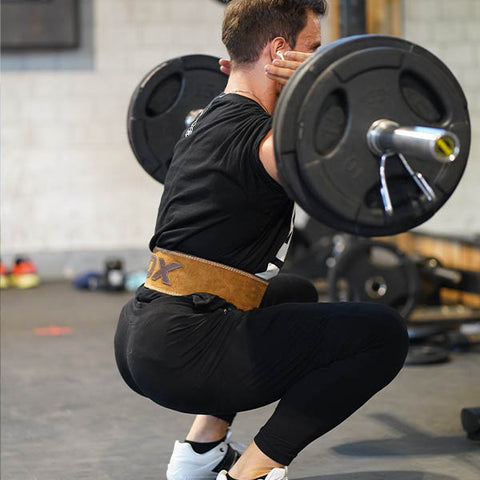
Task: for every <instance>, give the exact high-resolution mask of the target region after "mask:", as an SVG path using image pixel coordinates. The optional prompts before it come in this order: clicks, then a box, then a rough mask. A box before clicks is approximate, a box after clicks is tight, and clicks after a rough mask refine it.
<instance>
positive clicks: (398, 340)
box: [374, 305, 409, 376]
mask: <svg viewBox="0 0 480 480" xmlns="http://www.w3.org/2000/svg"><path fill="white" fill-rule="evenodd" d="M375 319H376V321H375V322H374V325H375V327H374V328H375V337H376V338H377V339H380V341H381V343H382V348H381V356H382V357H383V359H384V360H385V367H386V368H388V367H390V368H391V370H392V373H393V375H394V376H395V375H396V374H397V373H398V371H399V370H400V369H401V368H402V366H403V364H404V362H405V357H406V356H407V352H408V344H409V339H408V330H407V323H406V321H405V319H404V318H403V317H402V316H401V315H400V314H399V313H398V312H397V311H396V310H394V309H393V308H390V307H386V306H383V305H377V306H376V307H375Z"/></svg>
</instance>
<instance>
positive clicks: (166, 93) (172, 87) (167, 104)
mask: <svg viewBox="0 0 480 480" xmlns="http://www.w3.org/2000/svg"><path fill="white" fill-rule="evenodd" d="M182 85H183V76H182V75H180V74H178V73H174V74H173V75H170V76H168V77H167V78H165V79H164V80H163V81H161V82H160V83H159V84H158V85H157V86H156V87H155V89H154V90H153V92H152V94H151V95H150V97H149V98H148V101H147V106H146V108H145V113H146V115H147V116H148V117H156V116H158V115H162V114H164V113H165V112H167V111H168V110H170V108H172V107H173V105H175V103H176V102H177V99H178V98H179V96H180V94H181V91H182Z"/></svg>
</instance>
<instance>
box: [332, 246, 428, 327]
mask: <svg viewBox="0 0 480 480" xmlns="http://www.w3.org/2000/svg"><path fill="white" fill-rule="evenodd" d="M328 285H329V293H330V298H331V300H332V301H339V300H342V301H349V302H350V301H354V302H374V303H381V304H383V305H388V306H389V307H392V308H395V309H396V310H398V312H399V313H400V314H401V315H402V316H403V317H405V318H407V317H408V316H409V315H410V313H411V312H412V311H413V309H414V308H415V305H416V303H417V298H418V293H419V288H420V287H419V277H418V272H417V268H416V266H415V264H414V263H413V261H412V260H410V259H409V257H408V256H407V255H406V254H405V253H404V252H402V251H401V250H400V249H399V248H397V247H396V246H395V245H392V244H389V243H386V242H379V241H372V240H365V239H361V240H358V241H356V242H355V243H353V244H351V245H349V246H347V248H346V249H345V250H344V251H343V252H342V253H341V254H340V255H339V256H338V257H337V258H335V265H334V266H333V267H332V268H331V269H330V271H329V272H328Z"/></svg>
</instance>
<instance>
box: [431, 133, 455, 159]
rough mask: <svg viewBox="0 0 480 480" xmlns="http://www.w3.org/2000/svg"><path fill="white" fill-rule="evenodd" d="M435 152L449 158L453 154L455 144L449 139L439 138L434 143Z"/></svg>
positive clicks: (445, 137)
mask: <svg viewBox="0 0 480 480" xmlns="http://www.w3.org/2000/svg"><path fill="white" fill-rule="evenodd" d="M435 151H436V152H437V153H438V154H440V155H443V156H445V157H450V156H451V155H453V154H454V153H455V142H454V141H453V139H452V138H451V137H447V136H444V137H440V138H439V139H438V140H437V141H436V142H435Z"/></svg>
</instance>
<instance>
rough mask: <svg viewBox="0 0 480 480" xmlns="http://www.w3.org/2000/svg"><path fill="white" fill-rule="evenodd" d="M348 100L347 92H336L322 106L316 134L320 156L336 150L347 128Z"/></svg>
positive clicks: (316, 143) (316, 145)
mask: <svg viewBox="0 0 480 480" xmlns="http://www.w3.org/2000/svg"><path fill="white" fill-rule="evenodd" d="M347 110H348V108H347V99H346V96H345V92H343V91H342V90H335V91H334V92H332V93H330V95H328V97H327V98H326V99H325V101H324V102H323V104H322V105H321V107H320V109H319V111H318V115H317V120H316V132H315V148H316V150H317V152H318V153H319V154H320V155H323V156H325V155H327V154H328V153H329V152H331V151H332V150H334V149H335V147H336V146H337V145H338V144H339V143H340V140H341V139H342V137H343V134H344V132H345V128H346V126H347V118H348V114H347Z"/></svg>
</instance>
